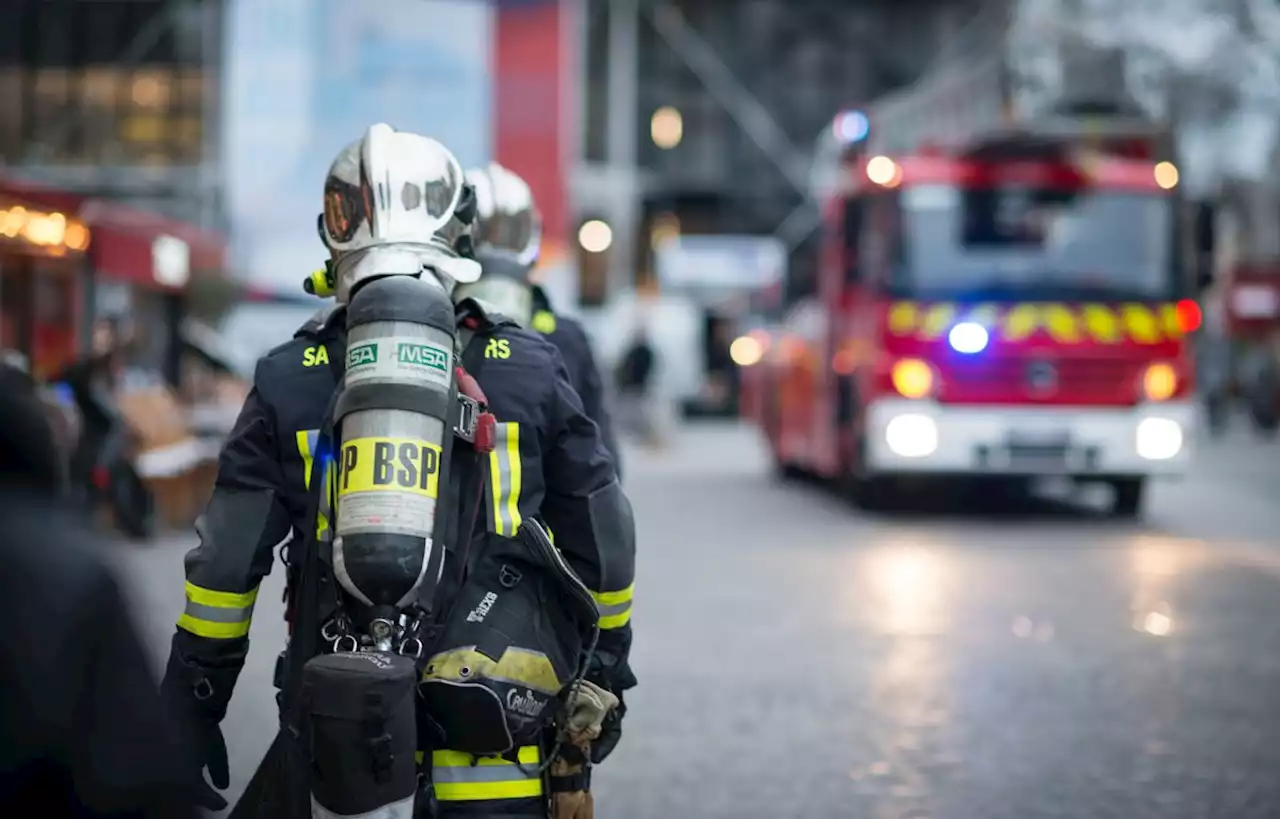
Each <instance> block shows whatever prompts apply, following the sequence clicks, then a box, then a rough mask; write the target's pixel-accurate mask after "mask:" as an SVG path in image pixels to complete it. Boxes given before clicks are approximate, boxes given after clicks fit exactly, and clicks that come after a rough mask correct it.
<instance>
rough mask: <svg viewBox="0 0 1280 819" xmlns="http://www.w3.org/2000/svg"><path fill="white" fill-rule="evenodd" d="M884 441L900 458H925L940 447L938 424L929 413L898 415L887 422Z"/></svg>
mask: <svg viewBox="0 0 1280 819" xmlns="http://www.w3.org/2000/svg"><path fill="white" fill-rule="evenodd" d="M884 442H885V445H886V446H888V447H889V451H890V452H892V453H893V454H894V455H897V456H898V457H899V458H924V457H927V456H929V455H932V454H933V453H934V452H935V451H936V450H937V449H938V425H937V424H936V423H934V421H933V419H932V418H930V417H929V416H927V415H898V416H896V417H894V418H891V419H889V423H887V424H885V427H884Z"/></svg>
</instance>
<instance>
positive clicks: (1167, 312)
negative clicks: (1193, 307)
mask: <svg viewBox="0 0 1280 819" xmlns="http://www.w3.org/2000/svg"><path fill="white" fill-rule="evenodd" d="M1160 319H1161V323H1162V324H1164V332H1165V335H1167V336H1168V337H1169V338H1182V336H1183V332H1182V322H1181V321H1180V320H1179V319H1178V306H1177V305H1176V304H1162V305H1160Z"/></svg>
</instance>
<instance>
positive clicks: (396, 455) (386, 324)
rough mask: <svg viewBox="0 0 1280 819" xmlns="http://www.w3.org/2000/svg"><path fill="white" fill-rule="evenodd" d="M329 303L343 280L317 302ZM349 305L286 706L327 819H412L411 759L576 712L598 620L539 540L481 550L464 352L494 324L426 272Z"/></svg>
mask: <svg viewBox="0 0 1280 819" xmlns="http://www.w3.org/2000/svg"><path fill="white" fill-rule="evenodd" d="M463 207H464V208H465V207H466V205H465V198H464V205H463ZM424 264H426V265H428V266H429V260H428V261H424ZM317 285H319V286H317ZM334 289H335V288H334V270H333V266H332V265H329V266H328V267H327V268H326V271H325V272H324V274H323V275H315V276H313V277H312V278H311V279H310V280H309V283H308V286H307V290H308V291H309V292H313V293H315V294H317V295H321V294H324V293H325V292H326V291H328V292H333V291H334ZM347 296H348V297H347V304H346V308H345V328H346V331H345V338H346V346H345V349H344V350H341V351H339V350H337V349H335V351H334V352H337V353H338V355H334V354H333V353H331V354H330V360H331V364H332V365H333V366H334V367H335V375H338V374H339V373H340V374H341V378H340V381H339V386H338V389H337V390H336V392H335V396H334V399H333V401H332V403H331V406H330V410H329V412H328V417H327V420H326V423H325V425H324V427H323V428H322V430H321V433H320V443H319V444H318V446H317V451H318V453H325V452H327V453H331V454H330V455H328V456H321V455H318V456H317V457H316V458H315V460H314V462H313V467H312V470H313V471H312V478H311V484H310V485H311V487H312V488H313V491H314V492H315V494H316V498H315V515H313V519H316V520H318V519H319V518H320V516H322V515H323V516H324V517H325V518H326V519H327V529H326V532H327V535H328V536H324V535H320V534H317V535H316V536H315V537H314V538H313V539H311V541H310V543H309V545H308V547H307V548H305V549H303V550H301V551H300V555H301V556H302V557H301V559H302V560H303V565H302V566H295V567H292V569H293V570H292V571H291V585H292V583H293V581H294V580H296V582H297V585H298V588H296V589H291V591H290V609H291V611H293V613H294V614H293V616H294V622H293V624H292V627H291V632H292V637H291V641H290V646H289V651H288V655H289V657H288V660H287V662H286V663H285V669H284V672H285V674H284V679H283V681H282V695H283V696H282V705H283V706H284V707H285V711H286V713H285V719H286V721H287V724H288V725H289V726H291V727H292V730H293V733H294V735H295V736H296V737H297V738H298V739H299V740H301V748H302V749H303V752H304V755H305V756H306V757H307V758H308V764H309V775H308V777H307V779H308V780H309V790H310V800H311V807H312V814H313V816H314V817H316V819H321V817H323V819H334V818H335V817H349V816H357V815H361V814H367V813H369V812H371V811H374V810H381V811H384V812H383V813H382V814H380V815H382V816H388V817H393V818H394V819H399V817H405V819H409V817H411V816H412V815H413V810H414V803H415V798H416V799H417V800H418V802H419V803H421V802H422V801H423V799H424V797H423V796H422V795H421V794H420V790H421V789H420V787H419V780H420V778H421V776H420V774H421V773H422V772H420V771H419V770H418V769H417V767H416V766H415V764H414V763H413V756H412V752H413V751H414V750H420V749H427V748H439V749H449V750H456V751H466V752H469V753H472V754H476V755H500V754H504V753H506V752H509V751H511V750H512V749H514V748H516V747H519V746H521V745H527V744H539V743H540V742H541V740H542V739H543V737H544V736H545V734H546V731H547V729H548V726H549V725H550V724H551V722H552V720H553V718H554V717H556V716H557V712H558V710H559V709H561V708H566V709H568V710H571V709H572V706H573V703H572V699H573V698H575V697H577V696H578V694H577V692H578V690H579V688H578V686H577V685H575V683H576V682H577V681H580V680H581V677H582V675H583V674H584V673H585V670H586V667H587V663H588V662H589V659H590V654H591V652H592V651H593V649H594V645H595V639H596V636H597V634H598V612H597V608H596V605H595V602H594V600H593V599H592V597H591V595H590V593H589V592H588V590H587V588H586V586H585V585H584V584H583V583H582V581H581V580H580V579H579V578H578V577H577V575H576V574H575V573H574V572H573V570H572V569H571V568H570V567H569V566H568V564H567V563H566V562H565V561H564V559H563V557H561V555H560V553H559V551H558V550H557V549H556V548H555V546H554V545H553V544H552V542H551V539H550V537H549V535H548V533H547V532H546V531H545V530H544V529H543V528H542V527H541V526H540V525H539V524H538V523H537V522H535V521H526V522H525V524H524V525H523V526H522V527H521V529H520V530H519V532H518V533H517V535H516V537H514V538H503V537H498V536H495V535H486V536H484V537H483V538H482V539H479V540H477V541H476V543H475V545H474V546H473V545H472V540H473V529H474V522H475V519H476V517H475V516H476V512H477V511H478V506H479V503H480V496H479V492H480V486H481V483H480V481H481V479H482V477H483V469H484V464H485V463H486V462H487V461H486V460H485V459H482V458H481V457H479V456H480V455H481V454H482V453H484V452H487V451H488V450H489V449H492V447H493V423H494V421H493V417H492V416H491V415H489V414H488V412H487V406H486V405H485V402H484V396H483V393H482V392H481V391H480V389H479V386H478V384H477V383H476V381H475V379H474V378H473V377H472V375H471V372H469V371H475V370H478V368H480V367H482V366H483V360H482V357H480V356H477V355H468V351H471V350H472V348H474V351H475V352H478V351H479V350H480V349H481V345H480V344H473V343H472V341H473V340H474V338H473V337H474V335H475V334H476V333H481V332H484V331H485V330H486V329H491V328H492V327H493V326H496V324H497V323H500V322H502V321H503V319H501V318H500V317H496V316H485V322H487V323H488V327H485V326H478V327H477V328H476V329H475V330H470V329H466V328H464V329H463V330H461V331H459V330H458V323H457V314H456V312H455V306H454V304H453V302H452V299H451V298H450V294H449V293H448V292H447V291H446V290H445V289H444V288H442V287H440V286H439V285H438V284H437V283H436V281H435V279H434V278H433V277H432V275H431V273H430V272H429V271H424V272H423V273H422V274H421V276H412V275H404V274H392V275H385V276H376V277H370V278H367V279H365V280H364V281H361V282H359V283H357V284H356V285H355V286H354V287H351V288H350V292H349V293H348V294H347ZM465 304H466V303H464V307H463V309H464V310H465V309H466V307H465ZM475 312H477V313H481V314H482V312H481V311H480V310H479V309H478V308H477V310H476V311H475ZM482 315H483V314H482ZM342 320H343V313H341V312H336V311H335V312H334V313H333V314H332V315H331V316H330V317H329V320H328V321H322V322H320V325H322V326H320V327H318V328H316V331H317V332H319V333H326V332H327V333H330V334H331V335H330V337H329V340H330V341H332V340H333V339H334V337H336V336H337V335H339V331H338V329H337V325H339V324H340V323H341V322H342ZM336 346H337V345H336V344H335V347H336ZM317 528H319V527H317ZM292 557H293V556H292V555H291V558H292ZM566 693H567V695H568V698H569V700H570V702H568V703H565V702H563V701H562V698H563V697H564V696H565V695H566ZM415 694H416V696H415ZM422 726H426V728H427V730H426V731H425V733H426V734H427V736H423V733H424V732H423V731H422V730H421V728H422ZM424 745H425V746H426V748H424ZM426 757H427V759H430V754H427V755H426ZM554 759H555V755H554V753H552V754H548V755H547V757H546V759H545V761H544V763H542V766H541V768H542V769H543V770H545V769H546V768H547V767H549V766H550V764H551V763H552V761H553V760H554ZM428 764H429V763H428ZM539 772H540V773H541V771H539ZM419 807H421V804H420V805H419Z"/></svg>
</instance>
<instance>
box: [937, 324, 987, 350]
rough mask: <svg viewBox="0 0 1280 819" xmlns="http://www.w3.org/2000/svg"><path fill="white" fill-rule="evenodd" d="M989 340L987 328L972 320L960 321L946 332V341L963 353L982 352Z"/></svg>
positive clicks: (952, 347)
mask: <svg viewBox="0 0 1280 819" xmlns="http://www.w3.org/2000/svg"><path fill="white" fill-rule="evenodd" d="M990 342H991V335H990V334H989V333H988V332H987V328H986V327H983V326H982V325H981V324H976V323H974V322H972V321H962V322H960V323H959V324H957V325H956V326H955V327H952V328H951V332H950V333H948V334H947V343H949V344H950V345H951V349H953V350H955V351H956V352H957V353H964V354H965V355H973V354H974V353H980V352H982V351H983V350H985V349H987V345H988V344H989V343H990Z"/></svg>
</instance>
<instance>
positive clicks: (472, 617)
mask: <svg viewBox="0 0 1280 819" xmlns="http://www.w3.org/2000/svg"><path fill="white" fill-rule="evenodd" d="M496 602H498V595H496V594H494V593H493V592H485V595H484V598H483V599H482V600H481V601H480V604H479V605H477V606H476V607H475V608H474V609H472V610H471V613H470V614H468V615H467V622H468V623H483V622H484V618H485V615H487V614H488V613H489V609H491V608H493V604H494V603H496Z"/></svg>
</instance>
